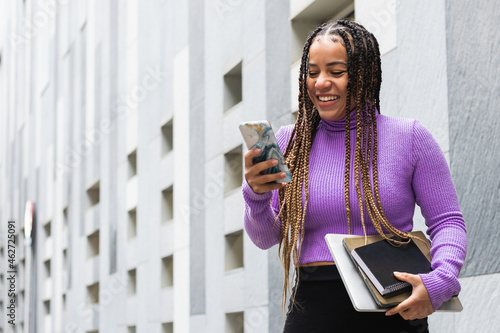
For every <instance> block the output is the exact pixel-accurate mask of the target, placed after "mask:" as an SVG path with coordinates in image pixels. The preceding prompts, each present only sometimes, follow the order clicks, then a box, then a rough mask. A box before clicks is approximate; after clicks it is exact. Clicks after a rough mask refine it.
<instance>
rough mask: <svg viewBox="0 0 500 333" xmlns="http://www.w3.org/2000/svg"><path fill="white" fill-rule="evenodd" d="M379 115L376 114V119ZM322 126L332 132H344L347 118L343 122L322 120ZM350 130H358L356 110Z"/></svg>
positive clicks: (353, 112) (352, 113) (352, 112)
mask: <svg viewBox="0 0 500 333" xmlns="http://www.w3.org/2000/svg"><path fill="white" fill-rule="evenodd" d="M378 115H379V113H378V112H375V117H378ZM320 124H323V127H324V128H325V129H326V130H327V131H330V132H344V131H345V117H344V118H342V119H341V120H336V121H331V120H325V119H321V121H320ZM349 128H350V129H351V130H353V129H356V110H352V111H351V121H350V126H349Z"/></svg>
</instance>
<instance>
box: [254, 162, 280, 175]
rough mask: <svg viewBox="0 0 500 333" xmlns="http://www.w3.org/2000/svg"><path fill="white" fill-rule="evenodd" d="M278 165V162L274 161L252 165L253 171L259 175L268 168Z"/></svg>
mask: <svg viewBox="0 0 500 333" xmlns="http://www.w3.org/2000/svg"><path fill="white" fill-rule="evenodd" d="M277 165H278V160H276V159H270V160H267V161H263V162H259V163H257V164H254V166H255V171H256V172H257V173H261V172H262V171H264V170H267V169H269V168H272V167H275V166H277Z"/></svg>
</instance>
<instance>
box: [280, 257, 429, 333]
mask: <svg viewBox="0 0 500 333" xmlns="http://www.w3.org/2000/svg"><path fill="white" fill-rule="evenodd" d="M299 269H300V272H299V274H300V278H299V283H298V285H297V284H296V285H295V286H294V288H293V290H292V293H293V292H294V291H295V289H296V290H297V292H296V295H295V303H294V304H292V303H291V302H290V305H289V306H288V312H287V317H286V321H285V326H284V328H283V333H323V332H325V333H326V332H328V333H331V332H349V333H351V332H352V333H356V332H384V333H385V332H398V333H400V332H407V333H424V332H428V324H427V318H424V319H418V320H405V319H403V318H402V317H401V316H400V315H399V314H396V315H394V316H386V315H385V313H384V312H358V311H356V310H355V309H354V307H353V306H352V303H351V300H350V299H349V295H348V294H347V291H346V289H345V287H344V284H343V283H342V280H341V278H340V275H339V272H338V270H337V267H336V266H335V265H326V266H313V267H300V268H299Z"/></svg>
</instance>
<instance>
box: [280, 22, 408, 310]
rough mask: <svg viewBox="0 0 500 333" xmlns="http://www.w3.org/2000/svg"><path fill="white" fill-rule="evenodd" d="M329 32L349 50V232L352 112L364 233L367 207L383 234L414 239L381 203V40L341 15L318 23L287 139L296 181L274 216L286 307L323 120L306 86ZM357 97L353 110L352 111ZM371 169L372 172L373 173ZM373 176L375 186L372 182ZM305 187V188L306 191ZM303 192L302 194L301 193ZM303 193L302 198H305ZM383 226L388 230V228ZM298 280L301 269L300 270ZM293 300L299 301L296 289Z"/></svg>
mask: <svg viewBox="0 0 500 333" xmlns="http://www.w3.org/2000/svg"><path fill="white" fill-rule="evenodd" d="M320 35H321V36H323V35H325V36H328V37H330V38H331V40H333V41H334V42H340V43H341V44H342V45H343V46H345V48H346V52H347V74H348V83H347V103H346V110H345V111H346V112H345V114H346V115H345V122H346V126H345V150H346V154H345V177H344V198H345V206H346V215H347V223H348V230H349V233H351V232H352V227H351V224H352V221H351V208H350V207H351V205H350V193H349V189H350V177H351V155H352V153H351V133H350V131H351V129H350V122H351V117H352V114H354V115H355V117H356V137H355V148H354V167H353V172H354V180H355V190H356V197H357V199H358V205H359V209H360V213H361V215H360V216H361V224H362V227H363V232H364V234H365V236H366V227H365V211H366V213H367V215H368V217H369V219H370V221H371V223H372V224H373V226H374V228H375V230H376V231H377V232H378V233H379V234H380V235H382V236H383V237H384V238H386V239H387V238H388V237H387V236H386V235H385V230H387V231H388V232H390V233H391V234H393V235H395V236H398V237H400V238H403V239H405V240H407V241H396V240H391V242H392V243H397V244H402V243H406V242H408V241H409V238H415V237H413V236H411V235H409V234H408V233H406V232H402V231H400V230H398V229H397V228H395V227H393V226H392V225H391V224H390V222H389V221H388V220H387V217H386V215H385V213H384V210H383V208H382V202H381V199H380V194H379V183H378V168H377V158H378V138H377V120H376V113H377V112H380V85H381V82H382V71H381V61H380V52H379V45H378V43H377V40H376V39H375V37H374V36H373V34H371V33H369V32H368V31H366V29H365V28H364V27H363V26H361V25H360V24H358V23H355V22H351V21H346V20H340V21H337V22H334V23H324V24H322V25H321V26H319V27H317V28H316V29H315V30H314V31H313V32H312V33H311V34H310V35H309V36H308V37H307V40H306V42H305V44H304V49H303V52H302V58H301V63H300V73H299V96H298V106H299V111H298V115H297V120H296V122H295V126H294V128H293V130H292V134H291V135H290V138H289V140H288V143H287V146H286V150H285V153H284V157H285V159H286V162H287V164H288V168H289V170H290V174H291V175H292V181H291V182H290V183H289V184H288V185H287V186H285V187H283V188H280V189H279V190H278V195H279V202H280V210H279V213H278V215H277V217H276V220H275V223H276V221H277V220H278V218H280V219H281V233H280V242H279V250H278V251H279V254H280V259H281V263H282V265H283V270H284V285H283V294H282V310H283V311H284V310H285V304H286V300H287V295H288V291H289V289H290V285H289V276H290V265H291V262H292V260H293V264H294V266H295V267H297V265H298V263H299V258H300V252H301V244H303V241H304V223H305V214H306V210H307V206H308V203H309V157H310V155H311V147H312V143H313V140H314V134H315V132H316V130H317V128H318V125H319V123H320V121H321V117H320V115H319V112H318V110H317V109H316V108H315V106H314V104H313V103H312V101H311V99H310V98H309V95H308V91H307V79H308V75H309V73H308V71H309V49H310V47H311V44H312V43H313V42H314V41H315V40H316V38H317V37H318V36H320ZM351 100H352V101H353V104H354V109H355V112H353V113H352V114H351V103H350V102H349V101H351ZM370 172H371V174H370ZM372 181H373V185H372ZM303 191H304V193H303ZM303 194H304V195H303ZM303 196H304V198H305V200H304V202H303V200H302V198H303ZM384 228H385V230H384ZM296 273H297V283H298V280H299V278H300V277H299V274H298V273H299V271H298V269H296ZM291 301H292V302H295V294H294V295H292V297H291Z"/></svg>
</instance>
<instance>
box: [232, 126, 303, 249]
mask: <svg viewBox="0 0 500 333" xmlns="http://www.w3.org/2000/svg"><path fill="white" fill-rule="evenodd" d="M292 130H293V125H291V126H286V127H282V128H280V129H279V130H278V131H277V132H276V141H277V142H278V146H279V147H280V150H281V152H282V153H284V151H285V148H286V144H287V143H288V139H289V137H290V134H291V133H292ZM241 188H242V192H243V199H244V200H245V215H244V218H243V224H244V227H245V230H246V232H247V234H248V236H249V237H250V239H251V240H252V242H253V243H254V244H255V245H256V246H257V247H259V248H261V249H268V248H270V247H272V246H273V245H276V244H278V243H279V239H280V233H281V221H280V220H277V221H276V222H275V220H276V216H277V214H278V212H279V208H278V207H279V206H278V204H279V198H278V191H277V190H274V191H272V192H266V193H262V194H258V193H255V192H254V191H253V189H252V187H251V186H250V185H249V184H248V182H247V180H246V179H245V178H244V179H243V184H242V187H241ZM271 199H272V205H271Z"/></svg>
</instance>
